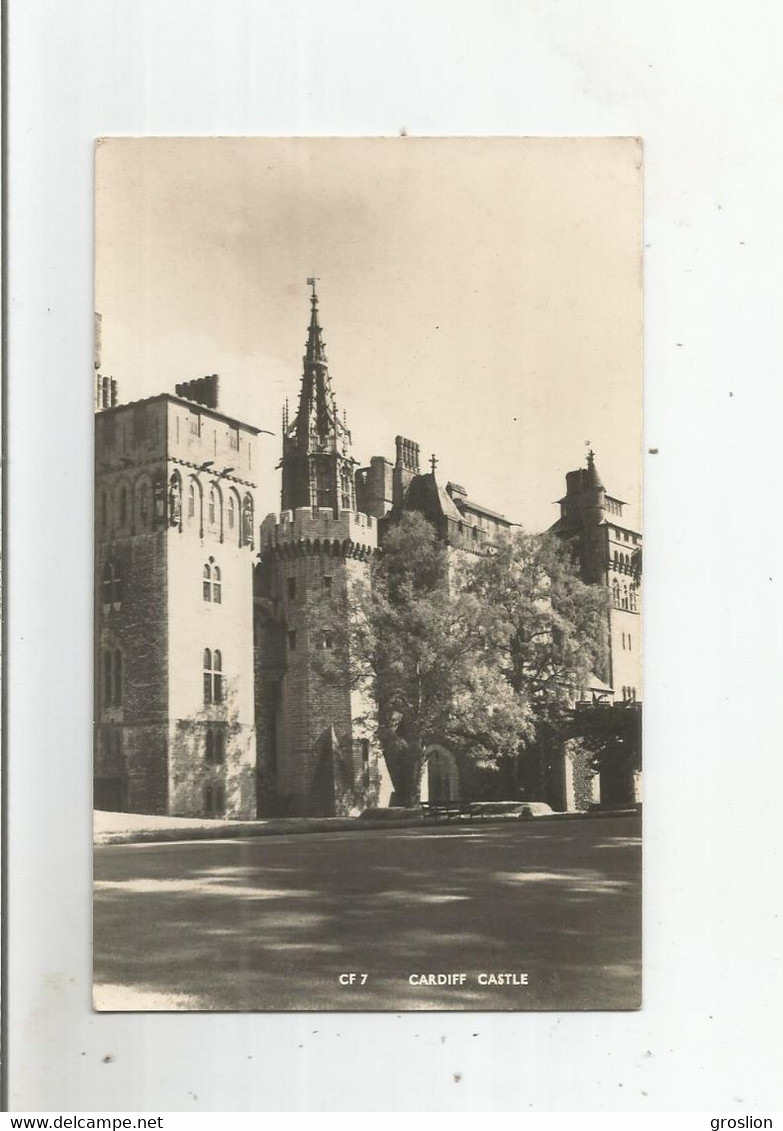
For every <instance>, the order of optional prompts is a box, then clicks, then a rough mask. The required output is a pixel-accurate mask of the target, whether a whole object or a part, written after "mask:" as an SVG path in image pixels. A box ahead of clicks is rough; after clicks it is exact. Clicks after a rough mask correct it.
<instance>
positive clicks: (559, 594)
mask: <svg viewBox="0 0 783 1131" xmlns="http://www.w3.org/2000/svg"><path fill="white" fill-rule="evenodd" d="M641 185H642V149H641V142H640V141H639V139H638V138H562V139H555V138H550V139H532V138H531V139H526V138H483V139H478V138H465V139H459V138H448V139H446V138H444V139H415V138H395V139H358V138H357V139H338V138H321V139H307V138H298V139H290V138H278V139H251V138H199V139H186V138H174V139H171V138H109V139H102V140H101V141H99V142H98V143H97V146H96V248H95V258H96V266H95V310H96V313H95V347H96V348H95V372H94V400H95V700H94V702H95V747H94V795H93V796H94V809H95V814H94V832H95V853H94V936H93V944H94V954H93V977H94V1003H95V1007H96V1008H97V1009H99V1010H213V1011H221V1010H233V1011H236V1010H247V1011H251V1010H253V1011H260V1010H268V1011H281V1010H337V1011H354V1010H372V1011H401V1010H481V1011H491V1010H519V1011H525V1010H628V1009H637V1008H639V1006H640V1004H641V730H642V726H641V721H642V697H643V696H642V630H641V609H642V595H641V584H642V534H641V442H642V440H641V423H642V422H641V404H642V302H641V296H642V274H641V273H642V263H641V254H642V252H641V248H642V239H641Z"/></svg>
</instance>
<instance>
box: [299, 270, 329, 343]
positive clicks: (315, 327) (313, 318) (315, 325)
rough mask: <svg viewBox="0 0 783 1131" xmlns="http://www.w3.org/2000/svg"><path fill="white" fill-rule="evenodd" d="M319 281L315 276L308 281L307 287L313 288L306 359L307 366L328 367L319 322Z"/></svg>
mask: <svg viewBox="0 0 783 1131" xmlns="http://www.w3.org/2000/svg"><path fill="white" fill-rule="evenodd" d="M317 282H318V279H317V277H316V276H315V275H313V276H312V277H311V278H310V279H308V280H307V285H308V286H309V287H312V288H313V291H312V294H311V295H310V326H309V328H308V332H307V349H306V353H305V357H304V363H305V365H313V364H317V365H326V349H325V346H324V341H323V338H322V336H321V335H322V331H321V326H320V324H319V322H318V294H317V292H316V289H315V284H316V283H317Z"/></svg>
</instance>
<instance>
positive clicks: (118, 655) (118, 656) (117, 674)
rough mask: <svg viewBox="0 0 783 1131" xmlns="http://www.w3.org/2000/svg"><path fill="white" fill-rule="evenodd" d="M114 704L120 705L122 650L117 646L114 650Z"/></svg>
mask: <svg viewBox="0 0 783 1131" xmlns="http://www.w3.org/2000/svg"><path fill="white" fill-rule="evenodd" d="M113 690H114V706H115V707H121V706H122V652H121V651H120V650H119V648H117V649H116V650H115V652H114V689H113Z"/></svg>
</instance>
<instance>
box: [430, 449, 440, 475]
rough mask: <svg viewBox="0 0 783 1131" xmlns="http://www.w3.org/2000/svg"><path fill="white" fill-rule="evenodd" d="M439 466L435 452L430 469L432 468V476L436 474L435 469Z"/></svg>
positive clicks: (431, 457) (431, 458)
mask: <svg viewBox="0 0 783 1131" xmlns="http://www.w3.org/2000/svg"><path fill="white" fill-rule="evenodd" d="M437 466H438V459H437V457H436V455H435V453H434V452H433V453H432V455H431V456H430V467H431V468H432V474H433V475H434V474H435V468H436V467H437Z"/></svg>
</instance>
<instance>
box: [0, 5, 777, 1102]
mask: <svg viewBox="0 0 783 1131" xmlns="http://www.w3.org/2000/svg"><path fill="white" fill-rule="evenodd" d="M9 6H10V13H9V56H10V76H9V80H10V137H9V144H10V194H9V223H10V229H9V240H10V257H9V264H8V267H9V276H8V285H9V305H10V313H11V325H10V344H9V349H10V372H9V375H8V389H9V392H8V406H9V431H10V443H9V449H8V475H9V481H10V507H9V515H8V529H9V535H10V538H11V542H12V550H11V559H10V566H9V570H8V575H7V581H8V584H9V586H10V591H11V597H10V620H9V644H10V656H9V662H8V674H9V685H8V690H9V696H10V700H9V702H10V714H9V752H8V753H9V763H10V791H11V803H10V811H11V820H10V838H11V846H10V849H11V850H10V861H9V863H10V873H11V887H10V918H9V924H8V927H9V953H10V986H11V996H10V1035H11V1043H10V1076H11V1084H12V1090H11V1106H12V1107H13V1108H16V1109H20V1108H24V1109H34V1110H42V1109H46V1110H58V1109H59V1110H64V1111H68V1110H71V1111H74V1110H82V1111H88V1110H93V1111H100V1110H121V1111H128V1110H134V1109H135V1110H148V1111H155V1110H156V1109H157V1110H163V1111H189V1110H193V1111H200V1110H206V1111H209V1110H218V1111H220V1110H227V1111H232V1110H236V1111H254V1110H255V1111H284V1110H297V1109H298V1110H304V1111H317V1110H338V1111H339V1110H347V1111H359V1110H371V1111H372V1110H381V1111H383V1110H434V1111H447V1110H451V1109H454V1110H460V1109H462V1110H484V1111H493V1110H498V1111H509V1110H510V1111H513V1110H519V1111H550V1110H551V1111H562V1110H566V1111H568V1110H570V1111H580V1110H581V1111H601V1110H605V1111H609V1110H628V1111H631V1110H650V1111H668V1110H686V1111H697V1110H700V1111H704V1110H711V1111H714V1112H718V1113H724V1114H727V1115H728V1114H731V1115H735V1116H736V1115H741V1114H745V1113H748V1112H763V1111H765V1110H766V1111H769V1110H770V1109H774V1108H776V1107H781V1106H783V1104H782V1103H781V1101H782V1099H783V1097H782V1096H781V1086H780V1078H781V1075H780V1062H781V1041H780V1024H779V1020H780V1009H781V1005H783V1001H781V973H780V955H781V954H782V953H783V939H781V918H780V910H781V903H782V902H783V901H782V900H781V865H782V864H783V861H782V860H781V850H780V835H779V831H778V830H779V811H780V798H781V785H782V784H783V783H781V769H780V764H781V758H780V750H781V742H780V735H779V733H778V725H777V724H778V709H777V703H776V699H777V692H778V675H779V658H778V655H777V641H778V639H779V636H780V627H781V626H780V599H779V584H778V574H777V570H778V568H779V565H780V536H779V527H780V503H779V500H780V490H779V487H778V477H779V475H778V460H777V442H778V439H779V434H780V408H781V405H780V388H779V384H780V383H779V378H778V375H779V371H780V364H781V361H780V359H781V344H782V343H781V318H780V298H781V278H780V262H781V251H782V250H783V248H782V246H781V244H782V240H781V236H782V235H783V231H782V229H783V209H781V203H780V178H781V171H782V167H781V166H782V163H781V153H780V137H781V125H783V122H781V105H782V104H783V103H782V102H781V98H782V97H783V80H782V78H781V75H783V67H781V54H782V53H781V46H783V44H782V42H781V40H782V37H781V30H782V27H781V25H782V23H783V9H781V6H780V4H779V2H778V0H745V2H744V3H742V4H739V3H732V2H730V0H720V2H719V0H676V2H675V0H634V2H633V3H629V2H628V0H549V2H546V0H496V2H489V0H485V2H469V0H450V2H449V3H445V2H444V3H435V2H432V0H431V2H430V3H422V2H421V0H416V2H414V0H394V2H393V3H392V2H375V3H369V2H366V0H365V2H364V3H362V2H359V0H356V2H349V0H330V3H328V4H327V3H322V4H319V3H316V2H309V0H299V2H298V3H295V2H289V3H285V2H271V0H269V2H266V0H256V2H254V3H253V2H250V0H248V2H246V3H241V2H238V0H221V2H220V3H218V2H217V0H215V2H206V0H188V2H185V0H137V2H135V3H131V2H129V0H123V2H120V0H69V2H68V3H57V2H55V0H11V2H10V5H9ZM403 128H404V129H406V130H407V132H408V133H409V134H510V135H515V134H548V135H569V134H593V135H601V134H639V135H642V136H643V138H644V142H645V163H646V173H645V191H646V205H645V208H646V213H645V215H646V235H645V245H646V259H645V270H646V381H647V384H646V397H645V407H646V441H645V450H646V449H648V448H657V454H656V455H647V456H646V457H645V459H646V465H647V466H646V497H645V502H646V544H647V550H646V562H645V565H646V636H647V639H646V662H647V674H646V695H645V699H646V709H647V716H646V717H647V723H648V729H647V746H646V781H645V806H646V840H645V848H646V885H645V892H646V916H645V972H646V983H645V1006H644V1009H643V1010H642V1011H641V1012H639V1013H637V1014H584V1015H576V1014H538V1015H537V1014H517V1015H485V1014H479V1015H443V1014H426V1015H415V1014H413V1015H400V1016H397V1015H389V1016H383V1015H380V1016H379V1015H376V1016H357V1015H350V1016H344V1015H329V1014H319V1015H296V1014H292V1015H287V1016H280V1015H269V1016H266V1015H243V1016H226V1015H219V1016H210V1015H198V1016H189V1015H165V1016H161V1015H146V1016H133V1015H131V1016H105V1015H104V1016H98V1015H95V1014H92V1013H91V1011H90V1003H89V985H90V951H89V946H90V944H89V938H90V923H89V911H90V823H89V814H88V799H89V796H90V747H91V723H90V715H91V674H90V664H91V640H90V624H91V585H92V564H91V498H92V490H91V486H92V475H91V459H92V455H91V407H92V379H91V376H90V374H91V372H92V310H93V302H92V266H91V251H92V141H93V138H94V137H96V136H98V135H102V134H194V135H208V134H227V133H231V134H239V135H241V134H314V135H320V134H354V135H357V134H367V135H381V134H387V135H388V134H396V133H397V132H398V131H400V130H401V129H403ZM107 1058H111V1059H107ZM457 1077H459V1079H458V1080H457Z"/></svg>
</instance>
